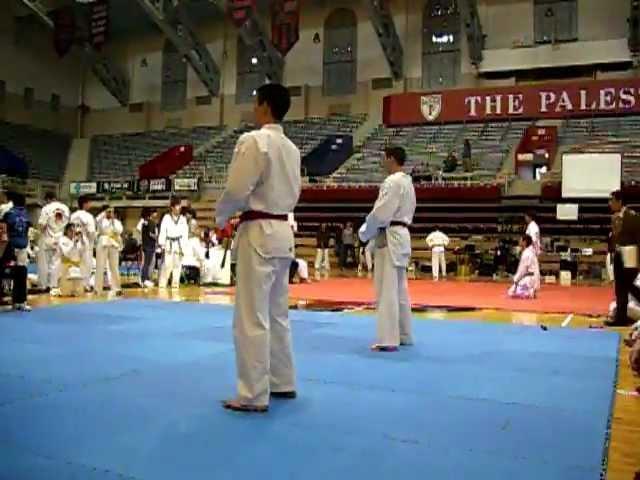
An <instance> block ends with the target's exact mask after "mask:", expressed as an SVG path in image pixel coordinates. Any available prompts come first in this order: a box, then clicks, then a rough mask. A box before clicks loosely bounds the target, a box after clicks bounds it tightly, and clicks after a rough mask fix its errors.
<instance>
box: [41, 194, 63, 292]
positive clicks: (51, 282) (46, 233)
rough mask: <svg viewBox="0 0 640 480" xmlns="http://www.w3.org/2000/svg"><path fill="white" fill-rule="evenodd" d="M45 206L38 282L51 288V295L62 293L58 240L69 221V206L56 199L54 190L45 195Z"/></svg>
mask: <svg viewBox="0 0 640 480" xmlns="http://www.w3.org/2000/svg"><path fill="white" fill-rule="evenodd" d="M44 199H45V202H46V204H45V206H44V207H42V210H41V211H40V218H39V219H38V227H39V229H40V240H39V242H38V261H37V263H38V284H39V286H40V288H42V289H50V291H51V295H53V296H57V295H59V294H60V291H59V290H58V278H57V272H58V266H57V265H56V263H55V257H56V250H57V248H58V240H60V237H62V235H63V233H64V227H65V226H66V225H67V223H69V216H70V214H69V208H68V207H67V206H66V205H64V204H63V203H60V202H58V201H57V200H56V196H55V194H54V193H52V192H47V193H46V194H45V196H44Z"/></svg>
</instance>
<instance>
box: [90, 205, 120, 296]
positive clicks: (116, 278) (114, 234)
mask: <svg viewBox="0 0 640 480" xmlns="http://www.w3.org/2000/svg"><path fill="white" fill-rule="evenodd" d="M96 226H97V231H98V240H97V244H96V278H95V286H96V293H98V294H101V293H102V290H103V288H104V274H105V269H106V268H109V273H110V274H111V280H110V287H111V290H112V291H113V292H115V294H116V295H121V294H122V290H121V289H120V252H121V251H122V248H123V246H124V245H123V243H122V223H120V220H118V219H117V218H116V216H115V213H114V211H113V208H111V207H107V208H106V209H105V210H104V211H103V212H102V213H101V214H100V215H98V216H97V217H96Z"/></svg>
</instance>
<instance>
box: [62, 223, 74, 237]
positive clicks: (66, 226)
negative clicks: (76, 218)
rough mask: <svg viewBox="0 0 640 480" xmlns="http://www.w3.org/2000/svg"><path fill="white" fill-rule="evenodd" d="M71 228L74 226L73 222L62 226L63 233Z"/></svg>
mask: <svg viewBox="0 0 640 480" xmlns="http://www.w3.org/2000/svg"><path fill="white" fill-rule="evenodd" d="M72 228H75V224H73V223H67V224H66V225H65V226H64V234H65V235H66V234H67V233H69V230H71V229H72Z"/></svg>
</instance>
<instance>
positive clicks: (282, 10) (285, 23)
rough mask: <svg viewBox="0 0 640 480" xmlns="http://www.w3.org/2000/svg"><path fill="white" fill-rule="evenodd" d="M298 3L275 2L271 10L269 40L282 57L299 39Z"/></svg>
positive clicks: (287, 1) (294, 0)
mask: <svg viewBox="0 0 640 480" xmlns="http://www.w3.org/2000/svg"><path fill="white" fill-rule="evenodd" d="M300 1H301V0H276V1H275V2H273V4H272V10H271V40H272V42H273V45H274V46H275V47H276V48H277V49H278V51H279V52H280V53H281V54H282V56H286V55H287V53H289V51H290V50H291V49H292V48H293V46H294V45H295V44H296V43H297V42H298V39H299V38H300Z"/></svg>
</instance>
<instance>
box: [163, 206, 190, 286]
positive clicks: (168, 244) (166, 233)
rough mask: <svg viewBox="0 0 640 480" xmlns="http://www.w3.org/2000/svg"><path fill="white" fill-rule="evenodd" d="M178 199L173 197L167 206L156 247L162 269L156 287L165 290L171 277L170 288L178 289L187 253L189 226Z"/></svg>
mask: <svg viewBox="0 0 640 480" xmlns="http://www.w3.org/2000/svg"><path fill="white" fill-rule="evenodd" d="M181 211H182V207H181V204H180V198H178V197H173V198H172V199H171V202H170V205H169V213H165V215H164V217H162V222H161V223H160V234H159V235H158V245H159V246H160V248H162V251H163V256H162V267H161V269H160V280H159V281H158V286H159V287H160V288H167V286H168V285H169V275H171V288H173V289H178V288H180V274H181V273H182V258H183V257H184V253H185V252H186V251H187V243H188V241H189V225H188V223H187V219H186V218H185V216H184V215H182V213H181Z"/></svg>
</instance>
